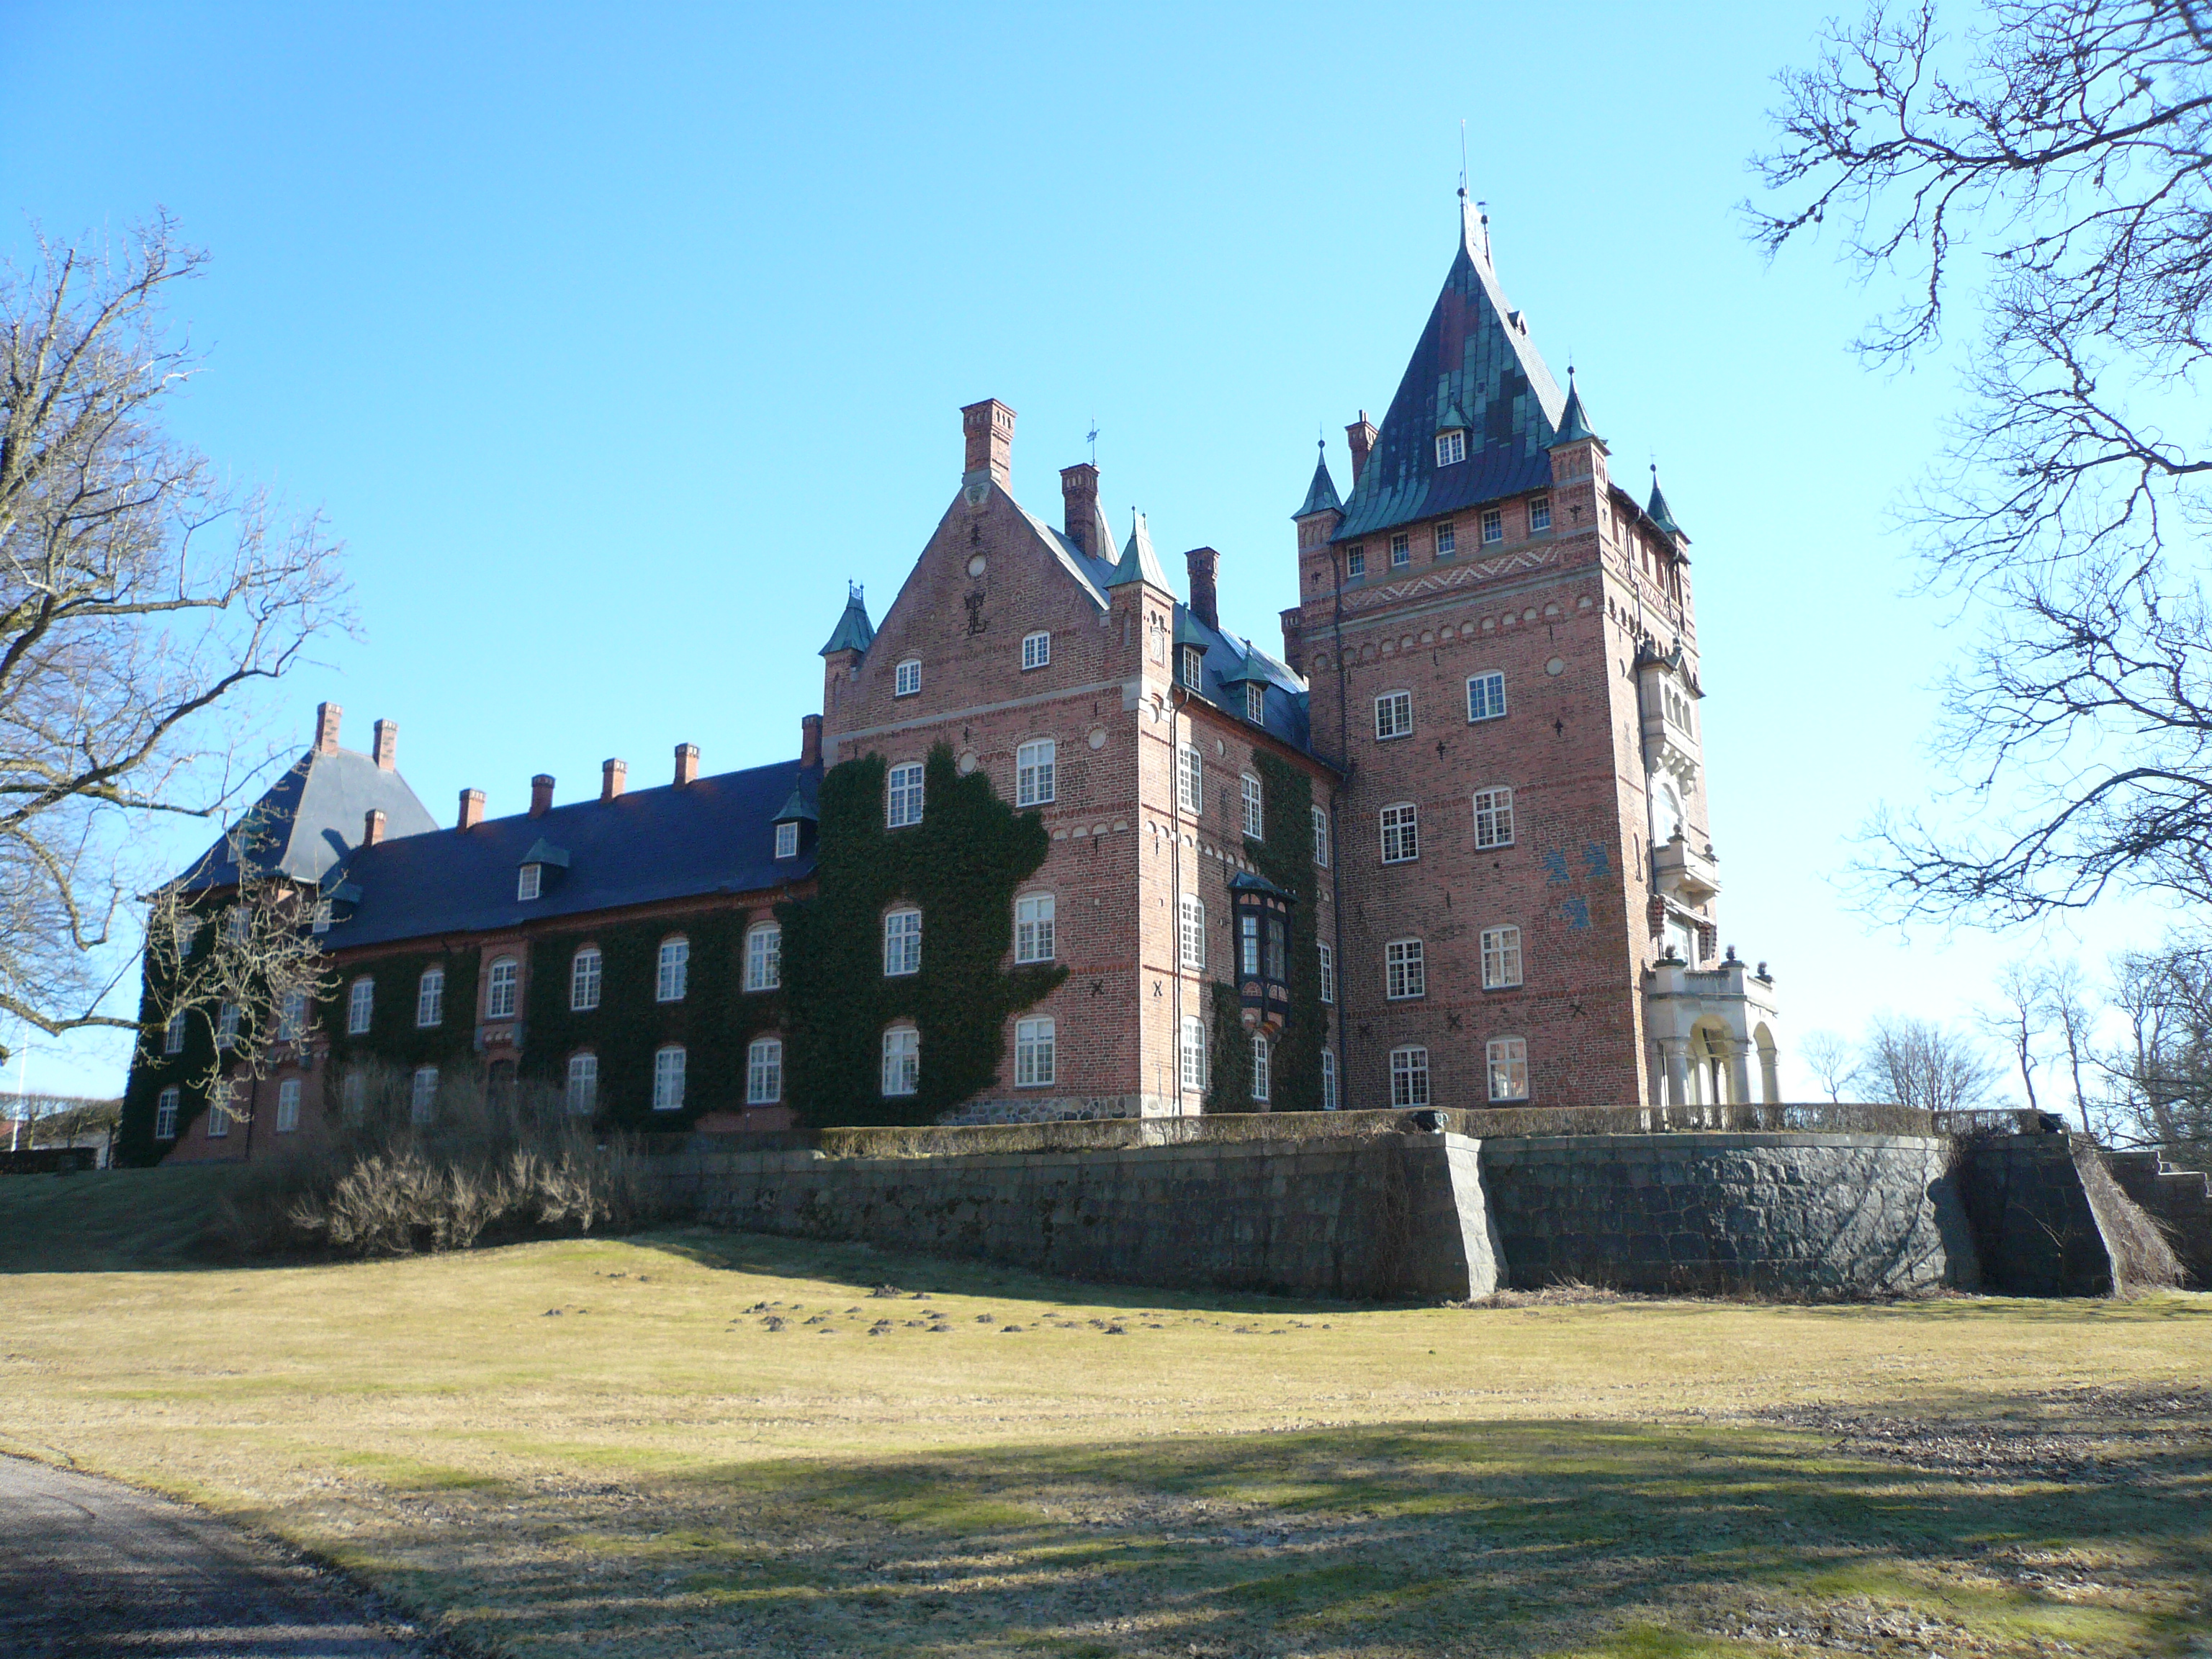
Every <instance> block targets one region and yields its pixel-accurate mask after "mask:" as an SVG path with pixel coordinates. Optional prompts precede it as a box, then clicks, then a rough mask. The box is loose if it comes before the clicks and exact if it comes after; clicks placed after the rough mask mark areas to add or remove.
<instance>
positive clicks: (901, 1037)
mask: <svg viewBox="0 0 2212 1659" xmlns="http://www.w3.org/2000/svg"><path fill="white" fill-rule="evenodd" d="M920 1089H921V1032H919V1031H917V1030H915V1029H914V1027H913V1026H911V1025H894V1026H892V1027H891V1028H890V1030H888V1031H885V1032H884V1093H885V1094H887V1095H910V1094H914V1093H915V1092H916V1091H919V1090H920Z"/></svg>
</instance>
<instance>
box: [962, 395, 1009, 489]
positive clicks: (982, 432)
mask: <svg viewBox="0 0 2212 1659" xmlns="http://www.w3.org/2000/svg"><path fill="white" fill-rule="evenodd" d="M960 430H961V432H962V434H963V435H965V437H966V438H967V440H968V466H967V471H970V472H981V471H984V470H985V469H986V468H988V469H989V471H990V474H991V482H992V483H994V484H996V485H998V486H999V488H1000V489H1012V487H1013V482H1014V411H1013V410H1011V409H1008V408H1007V407H1006V404H1002V403H1000V401H999V400H998V399H997V398H984V399H983V401H982V402H981V403H980V404H969V405H968V407H967V408H965V409H963V410H961V411H960Z"/></svg>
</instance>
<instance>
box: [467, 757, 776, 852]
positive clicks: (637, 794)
mask: <svg viewBox="0 0 2212 1659" xmlns="http://www.w3.org/2000/svg"><path fill="white" fill-rule="evenodd" d="M786 768H799V757H798V756H796V755H793V756H792V757H790V758H789V759H788V760H780V761H764V762H763V763H761V764H760V765H758V766H740V767H737V768H735V769H732V770H731V771H727V772H708V773H703V774H702V775H700V776H698V777H696V778H694V779H692V780H691V781H690V782H689V783H651V784H647V785H646V786H645V787H643V788H640V789H625V790H623V792H622V793H621V794H619V795H617V797H616V798H615V802H619V801H626V800H637V799H641V798H643V797H645V796H647V795H681V794H687V793H690V791H692V790H694V789H700V788H704V787H707V786H708V785H709V784H718V783H727V782H729V781H732V779H736V778H750V777H755V776H758V775H761V774H763V773H766V772H776V771H781V770H783V769H786ZM802 770H803V769H802ZM615 802H610V801H606V800H603V799H600V798H599V796H597V795H593V796H592V797H590V798H589V799H584V800H569V801H562V802H561V803H559V804H558V805H553V806H549V807H547V808H546V809H545V810H544V811H543V812H540V813H538V814H537V815H536V816H535V817H532V815H531V814H530V812H529V811H527V810H526V811H520V812H507V813H503V814H501V816H500V817H495V818H479V819H477V821H476V823H473V824H471V826H470V827H469V829H467V831H465V833H466V834H469V835H474V834H475V833H476V832H477V830H479V829H494V828H496V827H497V826H499V825H501V824H507V823H545V822H547V821H548V820H549V819H551V818H554V817H560V816H562V815H564V814H574V813H579V812H587V811H590V810H591V809H592V808H593V807H595V806H607V805H614V804H615Z"/></svg>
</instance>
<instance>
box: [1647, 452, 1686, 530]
mask: <svg viewBox="0 0 2212 1659" xmlns="http://www.w3.org/2000/svg"><path fill="white" fill-rule="evenodd" d="M1644 513H1646V514H1647V515H1648V516H1649V517H1650V520H1651V522H1652V523H1654V524H1656V525H1657V526H1659V527H1660V528H1661V529H1662V530H1663V531H1665V532H1667V533H1668V535H1670V536H1680V537H1681V538H1682V539H1683V540H1684V541H1687V540H1689V539H1690V538H1689V537H1688V536H1687V535H1685V534H1684V533H1683V530H1682V526H1680V525H1678V524H1676V523H1675V522H1674V514H1673V513H1670V512H1668V510H1667V498H1666V496H1664V495H1662V494H1660V491H1659V465H1658V463H1657V462H1656V461H1655V462H1653V463H1652V465H1651V500H1650V502H1649V503H1648V504H1647V505H1646V506H1645V507H1644Z"/></svg>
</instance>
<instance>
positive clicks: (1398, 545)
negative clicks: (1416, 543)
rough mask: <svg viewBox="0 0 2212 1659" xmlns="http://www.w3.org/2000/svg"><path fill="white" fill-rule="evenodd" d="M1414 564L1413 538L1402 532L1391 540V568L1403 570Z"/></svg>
mask: <svg viewBox="0 0 2212 1659" xmlns="http://www.w3.org/2000/svg"><path fill="white" fill-rule="evenodd" d="M1411 563H1413V538H1412V537H1411V536H1409V535H1407V533H1406V532H1403V531H1400V532H1398V533H1397V534H1396V535H1395V536H1393V537H1391V538H1390V568H1392V569H1393V570H1400V569H1403V568H1405V567H1406V566H1407V565H1409V564H1411Z"/></svg>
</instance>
